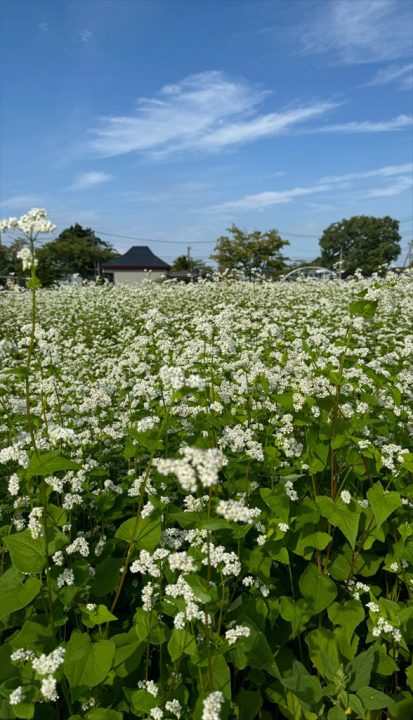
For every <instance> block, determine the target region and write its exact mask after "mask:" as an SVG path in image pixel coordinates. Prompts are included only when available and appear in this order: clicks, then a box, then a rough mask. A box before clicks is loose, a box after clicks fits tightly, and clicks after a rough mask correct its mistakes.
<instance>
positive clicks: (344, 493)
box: [340, 490, 351, 505]
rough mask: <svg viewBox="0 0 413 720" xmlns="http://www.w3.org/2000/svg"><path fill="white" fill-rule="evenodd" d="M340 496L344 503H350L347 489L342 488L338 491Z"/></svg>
mask: <svg viewBox="0 0 413 720" xmlns="http://www.w3.org/2000/svg"><path fill="white" fill-rule="evenodd" d="M340 497H341V499H342V501H343V503H344V504H345V505H350V503H351V495H350V493H349V491H348V490H342V491H341V493H340Z"/></svg>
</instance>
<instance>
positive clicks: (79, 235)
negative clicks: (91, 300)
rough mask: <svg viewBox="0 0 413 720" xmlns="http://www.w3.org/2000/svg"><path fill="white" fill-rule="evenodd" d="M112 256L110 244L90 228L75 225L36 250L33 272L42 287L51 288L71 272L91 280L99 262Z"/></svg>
mask: <svg viewBox="0 0 413 720" xmlns="http://www.w3.org/2000/svg"><path fill="white" fill-rule="evenodd" d="M115 255H117V253H116V251H115V250H114V249H113V247H112V246H111V245H110V243H108V242H106V241H105V240H101V238H99V237H97V236H96V235H95V232H94V230H92V229H91V228H83V227H82V226H81V225H79V224H78V223H76V224H75V225H71V226H70V227H69V228H66V229H65V230H63V231H62V232H61V233H60V235H59V236H58V237H57V238H55V239H54V240H52V241H51V242H49V243H46V244H45V245H43V246H42V247H41V248H39V249H38V250H37V258H38V261H39V265H38V270H37V273H38V276H39V278H40V280H41V281H42V283H43V285H51V284H52V283H53V282H56V281H57V280H61V279H63V278H65V277H67V276H68V275H72V274H74V273H78V274H79V275H80V276H81V277H82V278H83V279H85V280H91V279H93V278H94V277H95V276H96V274H97V273H98V270H99V265H100V263H102V262H104V261H105V260H110V259H111V258H112V257H115Z"/></svg>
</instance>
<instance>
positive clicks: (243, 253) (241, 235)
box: [211, 225, 289, 278]
mask: <svg viewBox="0 0 413 720" xmlns="http://www.w3.org/2000/svg"><path fill="white" fill-rule="evenodd" d="M227 232H228V233H229V235H221V237H219V238H218V240H217V242H216V245H215V248H214V252H213V254H212V255H211V258H212V259H213V260H215V261H216V262H217V263H218V267H219V269H220V270H221V271H222V270H239V271H240V272H242V273H243V274H244V275H245V277H247V278H251V277H252V276H253V274H254V272H257V271H258V272H261V273H263V274H264V275H266V276H267V277H276V276H277V275H279V274H280V273H281V272H282V271H283V270H284V268H285V267H286V260H287V258H285V257H284V256H283V255H282V254H281V249H282V248H283V247H284V246H285V245H289V242H288V240H283V239H282V238H281V236H280V235H279V233H278V232H277V230H267V232H264V233H263V232H261V231H260V230H254V232H251V233H246V232H244V231H243V230H241V229H240V228H239V227H237V226H236V225H231V227H230V228H228V229H227Z"/></svg>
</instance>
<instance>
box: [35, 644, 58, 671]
mask: <svg viewBox="0 0 413 720" xmlns="http://www.w3.org/2000/svg"><path fill="white" fill-rule="evenodd" d="M65 653H66V650H65V648H62V647H58V648H56V650H53V651H52V652H51V653H50V654H49V655H45V654H44V653H43V654H42V655H40V657H39V658H35V659H34V660H32V668H33V670H35V671H36V672H37V673H39V675H52V674H53V673H54V672H55V671H56V670H57V668H58V667H60V665H62V663H63V662H64V659H65Z"/></svg>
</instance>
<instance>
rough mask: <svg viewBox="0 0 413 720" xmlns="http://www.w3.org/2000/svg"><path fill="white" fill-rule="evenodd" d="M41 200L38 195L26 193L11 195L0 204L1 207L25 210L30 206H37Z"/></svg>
mask: <svg viewBox="0 0 413 720" xmlns="http://www.w3.org/2000/svg"><path fill="white" fill-rule="evenodd" d="M42 202H43V200H42V198H41V197H40V195H35V194H27V195H12V196H11V197H9V198H6V199H5V200H2V201H1V203H0V205H1V207H2V208H12V210H14V209H16V210H21V209H22V208H23V209H25V210H28V209H30V208H31V207H37V206H38V205H39V204H40V203H42Z"/></svg>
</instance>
